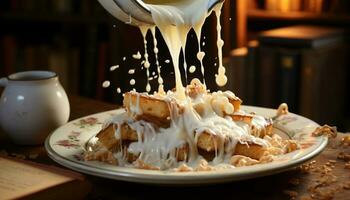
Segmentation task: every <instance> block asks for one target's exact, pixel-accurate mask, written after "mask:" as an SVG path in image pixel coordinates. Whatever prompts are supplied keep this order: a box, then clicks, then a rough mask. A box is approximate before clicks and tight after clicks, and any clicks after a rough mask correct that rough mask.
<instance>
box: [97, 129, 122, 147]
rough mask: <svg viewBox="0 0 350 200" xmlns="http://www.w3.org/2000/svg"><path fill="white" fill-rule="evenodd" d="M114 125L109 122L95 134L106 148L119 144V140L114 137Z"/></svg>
mask: <svg viewBox="0 0 350 200" xmlns="http://www.w3.org/2000/svg"><path fill="white" fill-rule="evenodd" d="M116 126H117V125H116V124H110V125H108V126H107V127H106V128H104V129H102V130H101V131H100V132H99V133H98V134H97V135H96V137H97V138H98V141H99V142H100V144H101V145H102V146H104V147H105V148H106V149H108V150H111V149H113V148H115V147H116V146H118V145H119V140H118V139H116V138H115V131H116Z"/></svg>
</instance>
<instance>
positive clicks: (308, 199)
mask: <svg viewBox="0 0 350 200" xmlns="http://www.w3.org/2000/svg"><path fill="white" fill-rule="evenodd" d="M300 200H313V199H312V198H311V197H310V196H309V195H303V196H301V197H300Z"/></svg>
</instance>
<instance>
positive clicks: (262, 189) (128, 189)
mask: <svg viewBox="0 0 350 200" xmlns="http://www.w3.org/2000/svg"><path fill="white" fill-rule="evenodd" d="M70 103H71V117H70V119H71V120H73V119H76V118H78V117H82V116H86V115H89V114H93V113H97V112H101V111H106V110H112V109H116V108H117V106H116V105H111V104H107V103H103V102H99V101H95V100H91V99H85V98H81V97H77V96H72V97H70ZM343 136H344V135H343V134H338V139H337V140H334V141H332V142H331V144H330V145H329V146H328V147H327V149H326V150H325V151H324V152H323V153H322V154H321V155H319V156H318V157H316V158H315V159H314V160H316V164H314V165H310V166H312V167H311V168H313V169H312V170H311V171H313V172H312V173H305V172H304V171H303V170H300V169H294V170H291V171H288V172H284V173H280V174H277V175H272V176H268V177H262V178H256V179H252V180H246V181H239V182H233V183H227V184H218V185H210V186H196V187H194V186H192V187H166V186H152V185H143V184H134V183H127V182H121V181H114V180H108V179H104V178H99V177H93V176H89V175H86V177H87V180H88V181H89V182H90V183H91V184H92V189H91V191H90V193H89V194H88V196H87V198H88V199H111V198H113V199H158V198H159V199H167V198H169V197H171V198H174V199H188V198H189V197H191V198H194V199H201V198H205V199H206V198H219V197H220V198H225V199H234V198H235V199H292V196H296V197H297V198H296V199H309V197H310V194H311V193H310V190H312V189H316V191H319V192H323V193H325V192H327V191H329V190H331V191H333V192H332V193H334V194H335V196H334V197H335V199H349V197H350V190H349V187H350V169H345V168H344V165H345V162H344V161H342V160H339V159H337V155H338V153H339V152H340V151H345V152H347V153H350V147H343V148H344V149H342V150H339V148H333V147H332V146H337V145H338V143H339V140H340V138H341V137H343ZM335 144H336V145H335ZM5 151H6V152H8V154H9V155H12V156H15V157H16V156H23V155H24V156H26V158H27V159H28V157H29V155H36V154H37V155H38V157H37V158H35V159H33V161H34V162H39V163H45V164H51V165H57V166H59V165H58V164H56V163H54V162H53V161H52V160H51V159H50V158H48V156H47V155H46V152H45V149H44V147H43V146H31V147H27V146H18V145H15V144H13V143H11V142H10V141H9V139H8V138H7V137H6V136H5V135H4V134H1V133H0V152H2V153H4V152H5ZM329 160H331V161H329ZM334 161H336V163H334ZM327 162H328V164H327ZM327 165H328V166H329V167H327ZM310 166H309V167H310ZM326 167H327V168H326ZM328 168H332V169H333V170H332V171H331V172H327V173H328V174H326V175H322V173H324V172H325V170H326V171H327V169H328ZM333 175H334V176H336V178H335V177H334V176H333ZM321 177H324V178H323V180H321V181H323V183H320V182H317V181H320V179H321ZM329 177H331V179H332V180H331V181H329V180H328V178H329ZM328 182H332V183H330V185H329V186H328ZM347 184H348V185H347ZM332 188H333V189H332ZM334 188H335V189H334ZM77 192H78V191H77ZM314 194H316V196H317V193H314ZM67 197H69V194H67Z"/></svg>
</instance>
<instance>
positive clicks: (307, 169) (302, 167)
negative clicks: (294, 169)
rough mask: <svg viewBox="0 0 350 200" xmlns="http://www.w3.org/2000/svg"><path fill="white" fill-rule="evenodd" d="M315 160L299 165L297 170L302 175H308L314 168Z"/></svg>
mask: <svg viewBox="0 0 350 200" xmlns="http://www.w3.org/2000/svg"><path fill="white" fill-rule="evenodd" d="M315 164H316V160H313V161H311V162H309V163H305V164H302V165H300V167H299V169H300V171H301V172H303V173H310V171H311V170H312V169H314V168H315Z"/></svg>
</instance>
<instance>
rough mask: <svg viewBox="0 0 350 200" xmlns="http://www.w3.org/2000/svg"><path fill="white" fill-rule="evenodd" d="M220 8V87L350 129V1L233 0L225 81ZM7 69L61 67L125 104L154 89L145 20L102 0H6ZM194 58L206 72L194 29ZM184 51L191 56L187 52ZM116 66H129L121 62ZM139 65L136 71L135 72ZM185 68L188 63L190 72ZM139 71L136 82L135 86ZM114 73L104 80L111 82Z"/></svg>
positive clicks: (212, 49)
mask: <svg viewBox="0 0 350 200" xmlns="http://www.w3.org/2000/svg"><path fill="white" fill-rule="evenodd" d="M215 20H216V19H215V17H214V16H213V15H212V16H210V17H209V18H208V20H207V21H206V23H205V27H204V28H203V34H202V38H201V46H202V49H203V50H204V51H205V52H206V56H205V58H204V66H205V78H206V82H207V85H208V88H209V89H211V90H217V89H230V90H232V91H233V92H234V93H236V95H238V96H239V97H241V98H242V99H243V101H244V104H248V105H257V106H265V107H273V108H276V107H277V106H278V105H279V104H280V103H281V102H287V103H288V104H289V106H290V110H291V111H292V112H295V113H298V114H301V115H304V116H306V117H308V118H311V119H313V120H315V121H317V122H318V123H320V124H324V123H327V124H330V125H337V126H338V128H339V129H340V130H342V131H349V130H350V106H349V105H348V104H347V102H348V99H349V92H348V91H350V90H349V87H350V84H349V81H348V80H349V65H350V59H349V57H350V51H349V38H348V35H349V34H347V33H348V30H347V29H348V27H350V1H348V0H231V1H229V0H226V2H225V4H224V8H223V15H222V17H221V22H222V26H223V33H222V34H223V39H224V40H225V46H224V64H225V66H226V68H227V74H228V77H229V83H228V85H227V86H225V88H217V86H216V85H215V81H214V77H215V73H216V71H217V65H218V60H217V49H216V29H215V27H216V21H215ZM0 27H1V31H0V76H7V75H9V74H12V73H14V72H18V71H24V70H52V71H55V72H57V73H58V74H59V76H60V80H61V83H62V84H63V86H64V87H65V89H66V90H67V92H68V94H69V95H80V96H86V97H90V98H95V99H100V100H103V101H108V102H112V103H116V104H121V102H122V94H120V93H118V92H117V88H120V89H121V91H122V92H126V91H129V90H131V89H133V88H134V87H135V88H136V89H137V90H138V91H145V83H146V81H147V80H146V79H147V78H146V72H145V70H144V69H142V68H141V61H142V59H141V60H138V59H134V58H133V56H132V55H133V54H136V53H137V52H138V51H140V53H141V54H143V53H144V46H143V40H142V36H141V34H140V32H139V30H138V28H136V27H132V26H129V25H127V24H125V23H124V22H120V21H117V20H116V19H114V18H113V17H112V16H110V15H109V14H108V13H107V11H105V10H104V9H103V8H102V6H100V5H99V3H98V2H97V1H96V0H59V1H56V0H1V2H0ZM147 38H148V41H149V48H148V49H149V53H150V61H151V63H152V66H151V79H150V83H151V85H152V90H153V91H154V90H156V89H157V73H156V72H157V70H156V65H155V59H154V57H155V56H154V54H153V46H152V40H151V39H152V35H151V34H148V35H147ZM188 38H189V42H188V44H187V49H186V61H187V63H188V66H191V65H195V66H197V71H196V72H194V73H193V74H188V78H187V80H185V78H184V80H183V81H184V82H189V81H190V80H191V79H192V78H193V77H200V78H202V75H201V73H200V71H199V70H198V69H199V68H200V65H199V61H198V60H197V59H196V53H197V52H198V44H197V42H196V36H195V34H194V33H193V32H191V33H190V34H189V36H188ZM157 39H158V44H159V46H158V48H159V49H160V53H159V62H160V65H161V66H162V68H161V69H162V74H161V75H162V76H163V79H164V80H165V88H166V89H171V88H173V87H174V74H173V67H172V63H171V62H170V63H169V62H168V61H169V60H171V59H170V55H169V52H168V50H167V48H166V46H165V44H164V41H163V39H162V38H161V37H160V34H159V32H157ZM181 59H183V56H182V58H181ZM111 66H119V68H116V67H115V68H116V69H115V70H113V71H111V68H110V67H111ZM130 69H135V73H134V74H129V73H128V71H129V70H130ZM182 73H184V70H183V71H182ZM131 79H135V80H136V84H135V85H134V86H132V85H130V80H131ZM106 80H108V81H110V83H111V84H110V86H109V87H108V88H103V87H102V83H103V82H104V81H106Z"/></svg>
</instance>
